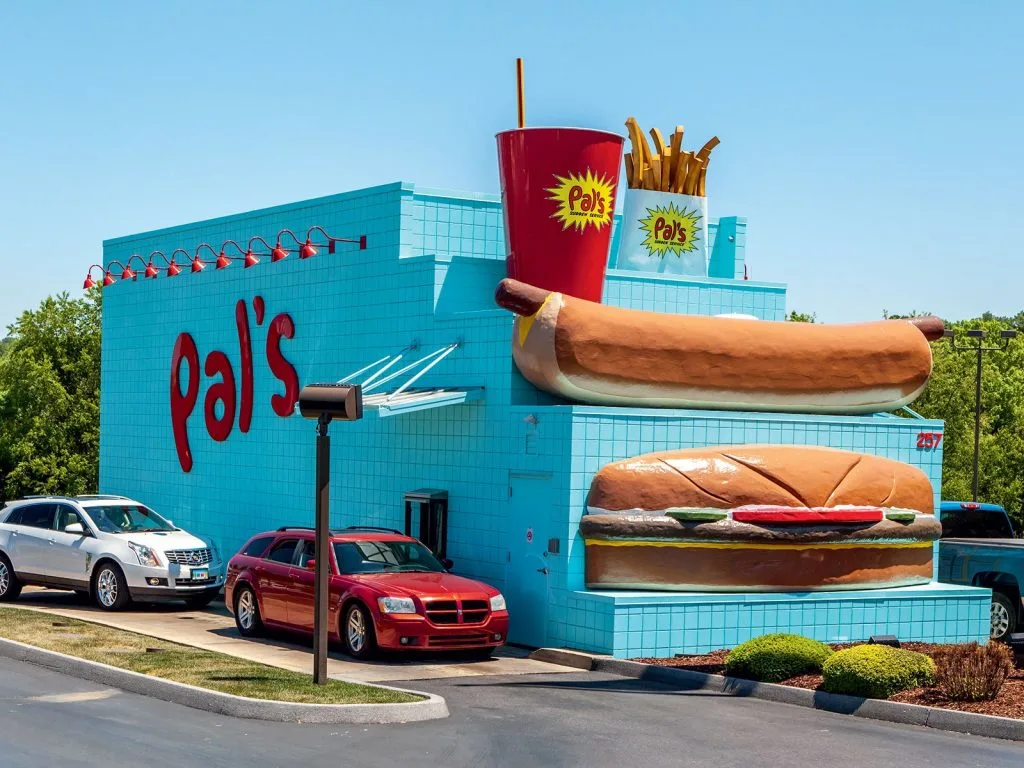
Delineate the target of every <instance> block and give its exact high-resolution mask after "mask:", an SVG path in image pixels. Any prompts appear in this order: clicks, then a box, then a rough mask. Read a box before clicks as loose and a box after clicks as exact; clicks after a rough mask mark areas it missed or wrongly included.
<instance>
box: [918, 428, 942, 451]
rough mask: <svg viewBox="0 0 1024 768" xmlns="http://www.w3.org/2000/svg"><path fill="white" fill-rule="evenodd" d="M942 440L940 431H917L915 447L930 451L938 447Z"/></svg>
mask: <svg viewBox="0 0 1024 768" xmlns="http://www.w3.org/2000/svg"><path fill="white" fill-rule="evenodd" d="M941 442H942V433H941V432H918V433H917V447H918V448H922V449H924V450H926V451H932V450H935V449H936V448H938V447H939V443H941Z"/></svg>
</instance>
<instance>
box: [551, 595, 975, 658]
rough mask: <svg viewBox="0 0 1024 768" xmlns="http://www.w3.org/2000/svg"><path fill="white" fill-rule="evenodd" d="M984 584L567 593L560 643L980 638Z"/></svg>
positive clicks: (682, 645)
mask: <svg viewBox="0 0 1024 768" xmlns="http://www.w3.org/2000/svg"><path fill="white" fill-rule="evenodd" d="M989 605H990V597H989V591H988V590H984V589H973V588H970V587H955V586H952V585H949V584H937V583H936V584H931V585H927V586H919V587H904V588H902V589H883V590H864V591H855V592H830V593H829V592H815V593H808V592H798V593H791V594H767V595H755V594H749V595H708V594H696V593H680V594H675V595H665V596H662V597H661V598H660V599H657V598H654V597H652V596H651V594H650V593H619V594H615V593H612V592H597V593H595V592H585V591H579V592H573V593H571V594H570V595H569V597H568V600H567V607H568V609H569V612H570V615H572V616H573V618H574V621H573V622H572V624H570V625H568V626H567V627H566V632H565V638H564V640H563V641H562V644H563V645H566V646H568V647H570V648H577V649H581V650H587V651H591V652H594V653H603V654H611V655H614V656H617V657H619V658H640V657H647V658H652V657H661V658H664V657H670V656H674V655H676V654H691V653H707V652H708V651H713V650H717V649H719V648H731V647H733V646H735V645H738V644H739V643H742V642H744V641H746V640H749V639H750V638H752V637H757V636H758V635H764V634H769V633H772V632H793V633H797V634H801V635H805V636H807V637H813V638H814V639H816V640H821V641H822V642H828V643H837V642H857V641H861V640H867V639H868V638H869V637H871V636H872V635H895V636H896V637H898V638H900V640H903V641H922V642H935V643H965V642H980V643H985V642H986V641H987V639H988V623H989Z"/></svg>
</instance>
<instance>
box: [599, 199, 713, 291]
mask: <svg viewBox="0 0 1024 768" xmlns="http://www.w3.org/2000/svg"><path fill="white" fill-rule="evenodd" d="M617 267H618V268H619V269H636V270H642V271H645V272H661V273H665V274H671V275H696V276H699V277H705V276H707V273H708V269H707V198H706V197H697V196H695V195H679V194H674V193H671V192H659V191H655V190H648V189H630V190H628V191H627V192H626V206H625V211H624V212H623V215H622V239H621V244H620V246H619V258H618V264H617Z"/></svg>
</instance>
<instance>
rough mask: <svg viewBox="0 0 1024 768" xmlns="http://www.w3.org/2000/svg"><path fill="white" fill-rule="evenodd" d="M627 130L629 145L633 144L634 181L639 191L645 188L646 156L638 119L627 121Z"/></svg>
mask: <svg viewBox="0 0 1024 768" xmlns="http://www.w3.org/2000/svg"><path fill="white" fill-rule="evenodd" d="M626 130H627V131H628V132H629V143H630V144H631V154H632V155H633V172H634V174H635V175H634V177H633V181H634V183H635V185H636V187H637V188H638V189H639V188H641V187H642V186H643V184H642V181H643V174H644V155H643V149H641V146H640V145H641V142H642V141H643V134H642V133H641V132H640V126H639V125H638V124H637V122H636V118H633V117H631V118H629V119H628V120H626Z"/></svg>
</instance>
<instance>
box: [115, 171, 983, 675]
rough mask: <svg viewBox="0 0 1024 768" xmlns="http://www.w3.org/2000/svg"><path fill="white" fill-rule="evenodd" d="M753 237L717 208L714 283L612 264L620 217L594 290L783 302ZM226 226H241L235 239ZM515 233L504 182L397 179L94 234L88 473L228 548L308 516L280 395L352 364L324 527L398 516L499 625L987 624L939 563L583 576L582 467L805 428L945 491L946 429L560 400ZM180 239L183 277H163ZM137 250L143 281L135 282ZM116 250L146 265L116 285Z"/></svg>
mask: <svg viewBox="0 0 1024 768" xmlns="http://www.w3.org/2000/svg"><path fill="white" fill-rule="evenodd" d="M314 228H322V229H314ZM311 229H312V231H310V230H311ZM286 231H290V232H292V233H294V240H293V239H292V237H291V236H290V235H289V234H281V233H284V232H286ZM307 234H308V237H307ZM254 236H259V237H260V238H263V240H264V241H265V245H264V243H262V242H260V241H256V244H255V246H254V248H255V250H256V251H257V252H258V253H260V254H262V255H260V256H258V258H259V259H260V261H259V263H254V261H253V259H251V258H250V260H249V261H248V262H246V261H243V258H244V254H245V252H246V251H248V250H250V249H249V248H248V246H247V244H248V243H250V238H253V237H254ZM746 236H747V232H746V222H745V220H744V219H742V218H738V217H730V218H721V219H718V220H712V221H711V222H710V226H709V230H708V235H707V238H708V244H709V258H708V270H707V271H708V276H707V277H687V276H673V275H664V274H657V273H642V272H637V271H630V270H620V269H618V268H617V264H616V252H617V247H616V245H617V242H616V241H617V237H614V236H613V240H612V248H611V254H612V256H611V260H610V264H609V269H608V272H607V276H606V278H605V286H604V302H605V303H607V304H612V305H617V306H621V307H627V308H634V309H646V310H653V311H658V312H665V313H685V314H700V315H719V314H732V313H737V314H743V315H752V316H754V317H757V318H759V319H761V320H782V319H784V316H785V307H786V288H785V286H784V285H783V284H780V283H765V282H755V281H752V280H747V279H744V278H745V275H746V263H745V261H746V256H745V254H746ZM282 238H283V239H282ZM328 238H331V239H336V242H334V247H333V248H328V247H327V242H328ZM363 238H365V240H364V239H363ZM226 241H235V242H236V243H238V244H240V245H239V247H238V248H237V249H236V248H235V246H234V245H230V244H229V245H227V246H226V250H225V247H224V246H222V243H225V242H226ZM279 242H280V243H281V248H282V251H281V252H278V253H277V254H276V256H277V257H280V256H281V255H282V253H283V250H287V251H288V253H287V254H286V255H285V257H284V258H277V259H276V260H275V259H274V258H273V257H272V256H271V255H270V254H271V251H272V250H273V249H274V247H275V246H277V245H278V243H279ZM307 242H309V243H311V244H312V249H309V248H307V249H305V250H303V249H302V246H303V245H304V244H305V243H307ZM201 243H209V244H210V246H211V247H210V248H209V249H204V248H201V249H200V258H201V259H202V261H201V262H200V263H201V264H202V265H203V266H204V268H203V269H201V270H200V269H198V267H197V266H196V265H195V263H194V261H193V259H192V257H191V254H195V253H196V249H197V247H198V246H200V244H201ZM257 246H258V247H257ZM362 246H365V247H362ZM179 248H180V249H184V251H182V252H180V253H179V255H178V257H177V258H176V259H173V257H172V256H171V254H172V253H173V252H174V251H175V249H179ZM311 250H315V251H316V253H315V254H313V253H312V252H311ZM332 250H333V252H330V251H332ZM153 252H160V253H161V254H167V255H168V256H162V255H157V256H155V257H153V259H152V260H151V258H150V256H149V254H152V253H153ZM504 253H505V244H504V234H503V228H502V210H501V203H500V199H498V198H496V197H493V196H487V195H465V194H454V193H449V192H442V191H437V190H432V189H424V188H420V187H417V186H415V185H413V184H408V183H396V184H390V185H386V186H380V187H374V188H370V189H364V190H358V191H353V192H347V193H344V194H339V195H333V196H329V197H323V198H318V199H314V200H307V201H302V202H296V203H291V204H288V205H282V206H278V207H274V208H267V209H263V210H257V211H251V212H249V213H243V214H238V215H233V216H226V217H222V218H217V219H210V220H207V221H200V222H195V223H190V224H184V225H181V226H175V227H170V228H167V229H162V230H158V231H153V232H145V233H141V234H137V235H131V236H127V237H120V238H116V239H112V240H108V241H106V242H105V243H104V264H107V265H109V264H111V263H115V266H114V268H113V272H112V276H113V278H114V282H113V284H111V285H109V286H107V287H106V288H105V289H104V296H103V351H102V354H103V358H102V404H101V423H100V432H101V437H100V452H101V457H100V489H101V491H103V492H107V493H119V494H124V495H127V496H131V497H133V498H137V499H139V500H140V501H142V502H144V503H146V504H148V505H150V506H152V507H153V508H155V509H156V510H158V511H159V512H161V513H162V514H163V515H165V516H167V517H169V518H171V519H173V520H174V521H175V522H176V523H177V524H178V525H181V526H182V527H185V528H187V529H189V530H190V531H194V532H196V533H199V534H203V535H207V536H210V537H212V538H213V539H214V540H215V541H216V542H217V544H218V546H219V548H220V550H221V552H222V553H224V555H225V557H227V556H230V554H231V553H233V552H234V551H235V550H236V549H237V547H238V546H239V545H240V544H241V543H243V542H244V541H245V540H246V539H247V538H248V537H249V536H251V535H252V534H254V533H256V532H258V531H262V530H266V529H273V528H277V527H279V526H281V525H312V524H313V502H314V437H315V424H314V422H311V421H307V420H304V419H302V418H301V417H300V416H298V415H297V414H296V413H295V403H296V398H297V394H298V390H299V387H301V386H302V385H304V384H311V383H322V382H335V381H342V380H344V381H348V382H355V383H362V384H363V386H364V396H365V418H363V419H362V420H361V421H357V422H352V423H337V424H335V425H334V426H333V427H332V430H331V434H332V437H333V447H332V477H333V480H332V487H331V520H332V525H333V526H335V527H344V526H346V525H373V526H383V527H388V528H395V529H399V530H404V529H405V528H406V524H407V519H408V521H409V525H410V527H411V530H412V533H413V534H415V535H419V536H420V537H421V538H423V539H424V540H425V541H427V543H428V544H430V545H431V546H433V547H434V548H435V549H436V550H439V551H443V552H444V554H446V555H447V557H450V558H451V559H452V560H454V563H455V567H454V570H455V572H457V573H460V574H464V575H467V576H471V577H475V578H479V579H482V580H484V581H487V582H489V583H491V584H493V585H495V586H496V587H498V588H499V589H501V590H502V591H503V592H504V594H505V595H506V598H507V600H508V604H509V609H510V612H511V617H512V624H511V629H510V640H511V641H513V642H518V643H523V644H526V645H532V646H565V647H571V648H579V649H584V650H589V651H594V652H598V653H607V654H614V655H616V656H629V657H634V656H670V655H672V654H676V653H684V652H686V653H694V652H704V651H708V650H711V649H715V648H721V647H728V646H732V645H735V644H737V643H739V642H742V641H743V640H746V639H748V638H750V637H752V636H756V635H759V634H763V633H766V632H771V631H793V632H799V633H802V634H806V635H809V636H812V637H817V638H819V639H822V640H828V641H841V640H858V639H864V638H866V637H868V636H869V635H875V634H893V635H897V636H898V637H900V638H901V639H904V640H912V639H913V640H917V639H920V640H928V641H934V642H962V641H971V640H981V641H983V640H984V639H985V638H986V637H987V629H988V611H989V597H988V592H987V591H986V590H976V589H971V588H964V587H956V586H952V585H945V584H938V583H932V584H930V585H925V586H919V587H906V588H898V589H881V590H862V591H848V592H815V593H798V594H796V593H776V594H764V593H761V594H753V593H741V594H709V593H673V592H643V591H622V590H619V591H615V590H608V591H592V590H587V589H586V588H585V585H584V552H583V550H584V547H583V542H582V540H581V539H580V537H579V533H578V526H579V522H580V518H581V515H582V514H583V513H584V508H585V498H586V494H587V490H588V487H589V484H590V481H591V478H592V477H593V475H594V473H595V472H596V471H597V470H598V469H599V468H600V467H601V466H603V465H604V464H606V463H607V462H609V461H614V460H618V459H623V458H626V457H629V456H635V455H637V454H641V453H646V452H650V451H656V450H667V449H670V448H685V447H697V446H704V445H717V444H738V443H773V444H803V445H820V446H831V447H836V448H845V449H849V450H854V451H861V452H865V453H874V454H878V455H882V456H886V457H890V458H893V459H897V460H899V461H902V462H906V463H909V464H912V465H915V466H917V467H920V468H921V469H922V470H923V471H924V472H925V473H926V474H927V475H928V477H929V479H930V480H931V482H932V484H933V487H934V488H935V489H938V488H940V487H941V468H942V444H941V442H938V443H937V444H936V445H932V442H933V441H925V442H924V443H922V441H921V439H920V437H919V436H920V435H921V434H922V433H941V431H942V423H941V422H935V421H927V420H921V419H915V418H897V417H893V416H885V415H878V416H863V417H844V416H813V415H799V414H792V415H779V414H770V413H744V412H725V411H687V410H672V409H654V408H623V407H598V406H587V405H577V404H571V403H566V402H563V401H560V400H558V399H557V398H555V397H554V396H552V395H548V394H546V393H544V392H541V391H539V390H537V389H536V388H534V387H533V386H532V385H531V384H530V383H528V382H527V381H526V380H525V379H523V378H522V376H521V375H520V374H519V372H518V371H517V369H516V366H515V365H514V363H513V360H512V355H511V346H510V337H511V332H512V316H511V314H510V313H509V312H507V311H505V310H504V309H500V308H498V307H497V306H496V305H495V304H494V290H495V286H496V285H497V284H498V282H499V281H500V280H501V278H503V277H504V276H505V263H504ZM133 255H138V256H137V257H136V258H135V259H134V260H133V259H132V257H133ZM138 257H141V258H138ZM218 257H223V258H222V259H221V262H220V264H221V267H222V268H218V266H217V259H218ZM303 257H305V258H303ZM172 259H173V261H174V264H175V266H176V267H180V269H181V272H180V274H175V275H173V276H168V269H167V265H168V263H169V262H170V261H171V260H172ZM130 262H131V263H130ZM149 263H152V264H154V266H155V267H156V268H157V269H159V276H157V277H156V278H155V279H146V278H145V277H144V276H143V275H144V271H143V267H144V266H146V265H147V264H149ZM124 266H132V268H133V269H135V268H137V269H136V271H137V272H138V277H137V278H135V279H132V278H131V277H130V276H129V278H128V279H121V280H119V279H117V277H118V274H119V273H120V271H121V269H122V267H124ZM154 271H155V270H154ZM171 271H172V272H175V271H176V270H174V269H172V270H171ZM151 274H152V272H151ZM936 494H937V490H936ZM937 501H938V497H937V495H936V502H937ZM407 511H408V513H409V514H408V518H407ZM421 512H422V513H423V514H422V516H421ZM421 521H422V522H421ZM423 524H426V527H425V528H422V529H421V525H423Z"/></svg>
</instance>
